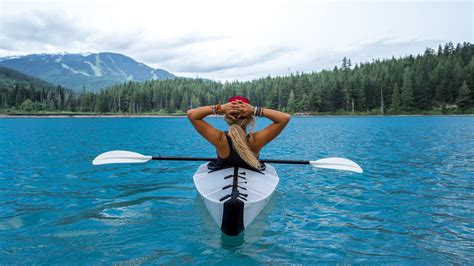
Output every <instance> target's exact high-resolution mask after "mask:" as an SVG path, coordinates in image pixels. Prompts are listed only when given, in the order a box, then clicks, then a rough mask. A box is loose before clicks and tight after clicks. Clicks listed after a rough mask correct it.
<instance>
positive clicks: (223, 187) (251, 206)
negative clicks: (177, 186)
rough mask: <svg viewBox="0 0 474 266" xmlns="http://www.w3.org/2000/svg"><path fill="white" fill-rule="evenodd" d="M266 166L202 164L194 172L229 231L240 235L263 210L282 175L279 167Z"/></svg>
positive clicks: (219, 221) (214, 215) (202, 192)
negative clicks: (245, 166)
mask: <svg viewBox="0 0 474 266" xmlns="http://www.w3.org/2000/svg"><path fill="white" fill-rule="evenodd" d="M265 166H266V167H265V170H263V171H256V170H250V169H247V168H242V167H237V166H229V167H228V168H224V169H220V170H210V169H209V168H208V164H207V163H204V164H202V165H201V166H200V167H199V168H198V170H197V171H196V173H195V174H194V176H193V180H194V184H195V186H196V189H197V191H198V192H199V194H200V195H201V197H202V199H203V200H204V203H205V206H206V208H207V210H208V211H209V213H210V215H211V216H212V218H213V220H214V221H215V222H216V223H217V224H218V225H219V226H220V227H221V229H222V231H223V232H224V233H226V234H228V235H238V234H239V233H240V232H241V231H242V230H243V229H244V228H245V227H247V226H248V225H249V224H250V223H251V222H252V221H253V220H254V219H255V217H256V216H257V215H258V214H259V213H260V212H261V211H262V210H263V208H264V207H265V205H266V204H267V203H268V201H269V200H270V197H271V195H272V194H273V192H274V191H275V189H276V187H277V185H278V182H279V177H278V175H277V173H276V171H275V168H274V167H273V166H271V165H270V164H266V165H265Z"/></svg>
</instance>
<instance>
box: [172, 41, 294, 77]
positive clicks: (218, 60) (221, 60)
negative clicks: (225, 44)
mask: <svg viewBox="0 0 474 266" xmlns="http://www.w3.org/2000/svg"><path fill="white" fill-rule="evenodd" d="M262 50H263V49H262ZM289 52H291V49H289V48H285V47H277V48H269V49H265V50H263V51H258V52H253V53H249V52H244V51H238V50H234V51H224V52H222V53H219V54H214V55H209V54H205V53H202V54H199V53H196V54H192V53H190V54H188V55H187V56H184V57H180V58H176V59H174V60H172V61H171V62H170V63H169V64H170V65H172V68H173V69H174V70H175V71H178V72H193V73H210V72H219V71H223V70H229V69H236V68H248V67H252V66H255V65H258V64H265V63H267V62H269V61H272V60H276V59H278V58H279V57H281V56H282V55H284V54H287V53H289Z"/></svg>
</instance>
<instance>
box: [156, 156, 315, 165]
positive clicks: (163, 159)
mask: <svg viewBox="0 0 474 266" xmlns="http://www.w3.org/2000/svg"><path fill="white" fill-rule="evenodd" d="M151 159H152V160H158V161H207V162H212V161H217V158H206V157H173V156H152V157H151ZM260 162H262V163H282V164H309V161H301V160H272V159H269V160H260Z"/></svg>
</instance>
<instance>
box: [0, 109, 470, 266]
mask: <svg viewBox="0 0 474 266" xmlns="http://www.w3.org/2000/svg"><path fill="white" fill-rule="evenodd" d="M208 121H210V122H211V123H212V124H214V125H216V126H217V127H219V128H222V129H224V128H225V124H224V122H223V121H222V119H221V118H210V119H208ZM257 123H258V125H259V128H261V127H262V126H264V125H266V124H268V121H266V120H264V119H259V120H258V122H257ZM117 149H123V150H130V151H135V152H139V153H142V154H146V155H160V154H161V155H176V156H213V155H214V154H215V153H214V151H213V149H212V147H211V146H210V145H209V144H207V143H206V142H205V140H204V139H202V138H201V137H200V136H199V135H198V134H197V133H196V132H195V131H194V129H193V128H192V126H191V125H190V123H189V122H188V120H187V119H185V118H70V119H69V118H64V119H56V118H42V119H27V118H21V119H13V118H7V119H0V264H31V263H38V264H69V263H71V262H73V263H79V264H97V263H111V262H114V263H119V264H121V263H123V264H141V263H171V264H194V263H203V264H204V263H205V264H208V263H220V264H224V263H226V264H227V263H231V264H241V263H246V264H261V263H266V264H268V263H277V264H288V263H303V264H311V263H315V262H343V263H382V262H385V263H403V264H405V263H410V264H419V263H421V264H445V263H464V264H472V263H473V262H474V189H473V188H474V117H308V118H293V119H292V120H291V122H290V124H289V125H288V127H287V129H286V130H285V131H284V132H283V133H282V135H280V136H279V137H278V138H277V139H276V140H275V141H274V142H272V143H270V144H269V145H268V146H267V147H265V148H264V149H263V151H262V153H261V158H268V159H270V158H272V159H307V160H316V159H319V158H324V157H335V156H337V157H345V158H348V159H351V160H353V161H355V162H357V163H358V164H360V165H361V166H362V168H363V169H364V170H365V172H364V173H363V174H356V173H350V172H343V171H335V170H327V169H326V170H324V169H316V168H313V167H311V166H309V165H274V166H276V168H277V171H278V173H279V175H280V184H279V186H278V188H277V191H276V192H275V194H274V195H273V198H272V200H271V201H270V203H269V205H268V206H267V208H266V209H265V210H264V212H263V213H262V214H261V215H260V216H259V217H257V219H256V220H255V221H254V222H253V223H252V224H251V225H250V226H249V228H248V229H247V230H246V231H245V233H244V234H242V235H241V236H239V237H228V236H224V235H222V234H221V232H220V230H219V228H218V226H217V225H216V224H215V223H214V222H213V221H212V219H211V218H210V216H209V215H208V213H207V210H206V209H205V207H204V206H203V203H202V201H201V200H200V198H198V197H197V192H196V191H195V189H194V185H193V182H192V175H193V173H194V171H195V170H196V169H197V167H198V166H199V163H196V162H184V163H183V162H181V163H178V162H156V161H155V162H148V163H145V164H116V165H102V166H93V165H92V164H91V161H92V159H93V158H94V157H95V156H97V155H98V154H100V153H102V152H105V151H109V150H117Z"/></svg>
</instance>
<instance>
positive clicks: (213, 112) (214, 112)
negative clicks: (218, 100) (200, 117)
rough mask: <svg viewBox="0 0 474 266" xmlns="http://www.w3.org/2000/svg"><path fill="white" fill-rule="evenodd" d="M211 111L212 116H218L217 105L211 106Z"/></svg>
mask: <svg viewBox="0 0 474 266" xmlns="http://www.w3.org/2000/svg"><path fill="white" fill-rule="evenodd" d="M211 111H212V114H213V115H215V114H216V106H215V105H212V106H211Z"/></svg>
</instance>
